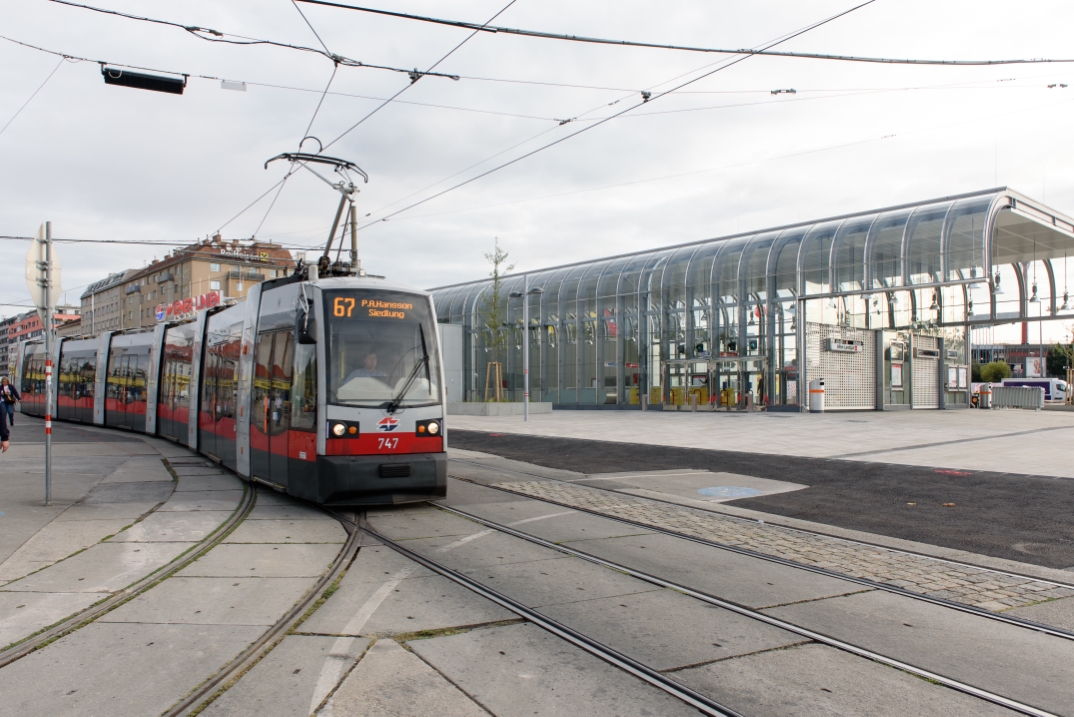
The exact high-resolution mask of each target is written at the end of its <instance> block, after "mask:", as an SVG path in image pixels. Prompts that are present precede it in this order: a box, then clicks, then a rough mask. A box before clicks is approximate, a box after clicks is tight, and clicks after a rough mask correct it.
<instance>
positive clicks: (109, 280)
mask: <svg viewBox="0 0 1074 717" xmlns="http://www.w3.org/2000/svg"><path fill="white" fill-rule="evenodd" d="M133 273H134V270H133V269H128V270H127V271H120V272H116V273H115V274H109V275H108V276H107V277H105V278H104V279H101V280H100V281H95V282H93V283H92V284H90V285H89V286H88V287H87V288H86V290H85V291H84V292H83V293H82V316H83V318H84V321H85V326H83V327H82V331H83V334H84V335H85V336H96V335H97V334H99V333H100V332H102V331H118V330H120V328H122V311H123V288H122V284H123V280H124V278H125V277H127V276H129V275H131V274H133Z"/></svg>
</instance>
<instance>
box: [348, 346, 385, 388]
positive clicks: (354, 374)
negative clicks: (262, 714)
mask: <svg viewBox="0 0 1074 717" xmlns="http://www.w3.org/2000/svg"><path fill="white" fill-rule="evenodd" d="M362 377H365V378H375V379H379V380H380V381H381V382H383V383H388V374H386V373H384V372H383V371H381V370H380V369H378V368H377V354H376V352H375V351H370V352H368V353H367V354H366V355H365V361H364V362H363V366H362V367H361V368H358V369H355V370H353V371H351V372H350V373H349V374H347V378H345V379H344V380H343V383H347V382H348V381H350V380H351V379H352V378H362Z"/></svg>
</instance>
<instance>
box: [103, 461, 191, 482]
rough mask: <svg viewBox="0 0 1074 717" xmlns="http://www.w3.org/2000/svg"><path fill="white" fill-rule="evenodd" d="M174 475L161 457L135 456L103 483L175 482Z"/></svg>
mask: <svg viewBox="0 0 1074 717" xmlns="http://www.w3.org/2000/svg"><path fill="white" fill-rule="evenodd" d="M173 480H174V478H173V477H172V474H171V473H169V472H168V469H167V468H166V467H165V466H164V461H162V460H161V459H160V457H159V456H158V457H153V456H135V457H133V458H129V459H127V461H125V462H124V463H123V465H121V466H119V467H118V468H116V469H115V470H114V471H112V473H111V474H109V475H108V477H107V478H105V479H104V480H103V481H102V482H103V483H131V482H133V483H138V482H145V481H165V482H170V481H173Z"/></svg>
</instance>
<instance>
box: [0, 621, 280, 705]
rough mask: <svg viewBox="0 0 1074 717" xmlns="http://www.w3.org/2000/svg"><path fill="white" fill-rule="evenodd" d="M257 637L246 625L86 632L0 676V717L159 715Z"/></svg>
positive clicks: (100, 627)
mask: <svg viewBox="0 0 1074 717" xmlns="http://www.w3.org/2000/svg"><path fill="white" fill-rule="evenodd" d="M263 631H264V628H263V627H261V626H256V627H253V626H246V625H233V626H219V625H216V626H205V625H137V624H115V623H112V624H109V623H99V622H98V623H94V624H92V625H87V626H86V627H84V628H82V629H81V630H78V631H76V632H74V633H72V634H70V635H68V636H67V637H65V638H63V639H62V640H59V641H57V642H54V643H53V644H51V645H49V646H48V647H46V648H45V649H43V650H38V651H37V652H34V653H31V654H30V655H28V656H26V657H24V658H22V659H21V660H18V661H17V662H14V663H12V664H11V665H8V666H7V667H5V668H4V669H3V670H0V694H3V695H4V699H3V704H2V705H0V714H3V715H20V716H23V717H38V716H39V715H40V716H41V717H68V716H70V717H86V716H87V715H109V717H144V716H145V715H156V714H160V713H161V712H163V711H165V710H166V709H168V708H169V707H170V706H171V705H173V704H175V703H176V702H177V701H179V700H180V699H181V698H182V697H183V696H184V695H186V694H187V693H188V692H189V691H190V690H191V689H193V688H194V687H195V686H196V685H198V684H199V683H200V682H202V681H203V680H205V679H206V678H207V677H209V676H210V675H211V674H212V673H213V672H214V671H216V670H217V669H219V667H220V666H221V665H223V664H224V663H225V662H227V661H228V660H229V659H231V658H232V657H233V656H235V655H236V654H238V653H239V652H240V651H242V649H243V648H245V647H246V646H247V645H248V644H250V642H252V641H253V640H254V639H256V638H257V636H258V635H260V634H261V633H262V632H263ZM44 675H47V676H48V677H47V679H45V678H43V676H44Z"/></svg>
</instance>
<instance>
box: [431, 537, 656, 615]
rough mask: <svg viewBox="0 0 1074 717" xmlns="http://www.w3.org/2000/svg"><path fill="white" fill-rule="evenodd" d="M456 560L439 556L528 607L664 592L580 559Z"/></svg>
mask: <svg viewBox="0 0 1074 717" xmlns="http://www.w3.org/2000/svg"><path fill="white" fill-rule="evenodd" d="M549 552H551V551H549ZM456 557H457V556H456V555H454V553H453V552H452V553H449V554H447V555H441V556H438V560H439V561H440V562H441V563H445V564H447V565H448V566H449V567H453V568H455V569H456V570H458V571H459V572H461V573H462V574H463V575H468V576H470V577H472V578H474V579H475V580H477V581H479V582H481V583H482V584H484V585H488V586H489V587H491V588H494V589H496V590H498V591H500V592H502V593H504V594H506V595H508V596H509V597H512V598H514V599H515V600H517V601H519V602H521V603H522V604H524V605H526V606H528V607H535V608H536V607H542V606H547V605H559V604H563V603H574V602H577V601H579V600H594V599H597V598H605V597H612V596H619V595H634V594H637V593H646V592H652V591H654V590H660V589H661V588H658V587H656V586H655V585H652V584H650V583H646V582H642V581H641V580H638V579H637V578H632V577H629V576H627V575H624V574H622V573H620V572H617V571H615V570H608V569H607V568H602V567H600V566H599V565H594V564H593V563H590V562H587V561H585V560H580V559H578V558H571V557H567V558H565V559H563V560H538V561H531V562H525V563H511V564H507V565H484V566H478V567H472V566H468V565H466V562H465V561H464V560H463V561H459V560H455V558H456Z"/></svg>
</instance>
